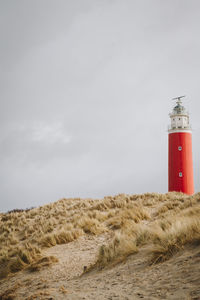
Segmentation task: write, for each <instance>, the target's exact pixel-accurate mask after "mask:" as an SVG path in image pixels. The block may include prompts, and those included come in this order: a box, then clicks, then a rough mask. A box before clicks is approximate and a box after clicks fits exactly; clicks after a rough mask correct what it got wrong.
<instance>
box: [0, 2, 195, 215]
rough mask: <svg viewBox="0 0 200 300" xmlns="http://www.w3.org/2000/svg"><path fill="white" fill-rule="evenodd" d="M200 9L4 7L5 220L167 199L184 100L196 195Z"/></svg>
mask: <svg viewBox="0 0 200 300" xmlns="http://www.w3.org/2000/svg"><path fill="white" fill-rule="evenodd" d="M199 30H200V1H199V0H187V1H186V0H179V1H177V0H168V1H165V0H63V1H62V0H54V1H53V0H30V1H27V0H9V1H8V0H0V211H6V210H9V209H13V208H26V207H31V206H38V205H43V204H44V203H48V202H52V201H56V200H58V199H59V198H62V197H66V198H68V197H93V198H99V197H103V196H106V195H115V194H118V193H131V194H134V193H144V192H159V193H165V192H167V188H168V182H167V181H168V175H167V174H168V170H167V168H168V161H167V159H168V158H167V155H168V149H167V147H168V145H167V143H168V133H167V126H168V124H169V115H168V114H169V112H170V110H171V109H172V107H173V102H172V101H171V99H172V98H173V97H176V96H179V95H187V97H186V98H185V102H184V103H185V105H186V107H187V108H188V109H189V111H190V114H191V123H192V126H193V160H194V176H195V191H196V192H197V191H200V143H199V138H200V121H199V119H200V118H199V116H200V82H199V78H200V32H199Z"/></svg>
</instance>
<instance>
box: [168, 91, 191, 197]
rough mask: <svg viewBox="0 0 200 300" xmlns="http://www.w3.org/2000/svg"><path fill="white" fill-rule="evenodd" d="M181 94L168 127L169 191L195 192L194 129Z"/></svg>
mask: <svg viewBox="0 0 200 300" xmlns="http://www.w3.org/2000/svg"><path fill="white" fill-rule="evenodd" d="M183 97H185V96H180V97H177V98H174V99H173V100H176V104H175V106H174V108H173V110H172V112H171V113H170V114H169V116H170V119H171V124H170V125H169V128H168V133H169V134H168V146H169V149H168V150H169V152H168V191H169V192H172V191H176V192H182V193H185V194H188V195H192V194H194V181H193V161H192V129H191V126H190V120H189V113H188V112H187V111H186V109H185V107H184V106H183V105H182V98H183Z"/></svg>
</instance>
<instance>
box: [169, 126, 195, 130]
mask: <svg viewBox="0 0 200 300" xmlns="http://www.w3.org/2000/svg"><path fill="white" fill-rule="evenodd" d="M178 129H182V130H189V131H191V130H192V127H191V125H187V126H172V125H168V131H170V130H178Z"/></svg>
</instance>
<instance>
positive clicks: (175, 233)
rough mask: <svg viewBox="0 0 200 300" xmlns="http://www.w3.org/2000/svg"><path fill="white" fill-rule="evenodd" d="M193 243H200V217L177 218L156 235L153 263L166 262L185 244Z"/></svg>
mask: <svg viewBox="0 0 200 300" xmlns="http://www.w3.org/2000/svg"><path fill="white" fill-rule="evenodd" d="M167 222H168V220H167ZM168 224H169V223H168ZM166 228H167V227H166ZM191 243H198V244H199V243H200V219H199V218H197V217H192V218H189V217H179V218H176V220H174V222H172V221H171V226H170V227H169V228H168V229H166V230H165V231H162V232H159V233H158V234H157V235H156V236H155V237H154V240H153V247H152V250H151V251H152V259H151V263H159V262H164V261H165V260H167V259H169V258H170V257H172V256H173V255H174V254H175V253H177V252H178V251H179V250H181V249H183V247H184V245H186V244H191Z"/></svg>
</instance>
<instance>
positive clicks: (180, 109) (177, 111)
mask: <svg viewBox="0 0 200 300" xmlns="http://www.w3.org/2000/svg"><path fill="white" fill-rule="evenodd" d="M173 114H174V115H180V114H181V115H183V114H186V109H185V107H184V106H183V105H181V104H180V103H177V104H176V106H175V107H174V109H173Z"/></svg>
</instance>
